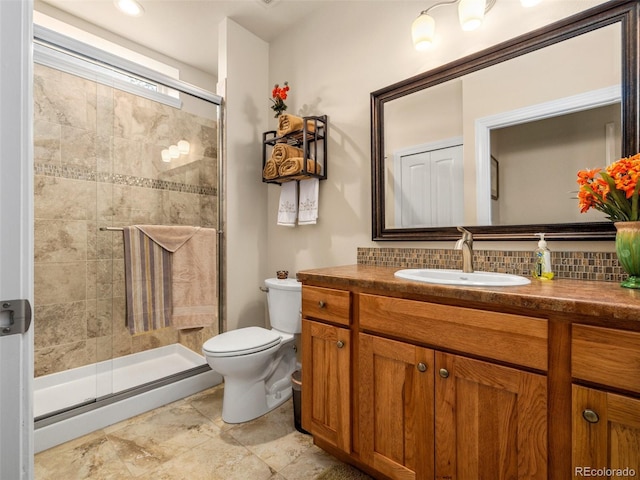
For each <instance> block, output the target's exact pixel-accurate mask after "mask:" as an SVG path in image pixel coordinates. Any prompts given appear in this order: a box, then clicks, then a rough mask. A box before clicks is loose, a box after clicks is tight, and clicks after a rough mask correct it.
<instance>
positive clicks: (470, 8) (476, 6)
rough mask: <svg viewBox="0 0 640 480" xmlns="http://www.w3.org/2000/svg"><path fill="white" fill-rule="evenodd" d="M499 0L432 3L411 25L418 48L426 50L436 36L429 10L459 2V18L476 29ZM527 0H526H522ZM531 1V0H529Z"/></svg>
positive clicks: (463, 0)
mask: <svg viewBox="0 0 640 480" xmlns="http://www.w3.org/2000/svg"><path fill="white" fill-rule="evenodd" d="M496 1H497V0H450V1H444V2H439V3H436V4H435V5H431V6H430V7H429V8H427V9H426V10H423V11H422V12H420V15H418V18H416V19H415V20H414V22H413V24H412V25H411V37H412V38H413V46H414V47H415V49H416V50H426V49H427V48H429V47H430V46H431V44H432V43H433V40H434V38H435V31H436V21H435V20H434V18H433V17H432V16H431V15H429V12H430V11H431V10H433V9H435V8H437V7H442V6H444V5H455V4H456V3H457V4H458V19H459V21H460V26H461V27H462V29H463V30H465V31H470V30H475V29H476V28H478V27H479V26H480V25H481V24H482V20H483V19H484V15H485V14H486V13H487V12H488V11H489V10H491V8H493V6H494V5H495V3H496ZM522 1H525V0H522ZM529 1H531V0H529Z"/></svg>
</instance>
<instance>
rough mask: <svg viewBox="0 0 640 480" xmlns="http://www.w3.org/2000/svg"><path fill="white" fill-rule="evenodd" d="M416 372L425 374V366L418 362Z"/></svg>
mask: <svg viewBox="0 0 640 480" xmlns="http://www.w3.org/2000/svg"><path fill="white" fill-rule="evenodd" d="M418 371H419V372H426V371H427V366H426V365H425V364H424V363H422V362H420V363H419V364H418Z"/></svg>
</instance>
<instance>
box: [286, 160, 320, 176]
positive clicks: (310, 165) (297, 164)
mask: <svg viewBox="0 0 640 480" xmlns="http://www.w3.org/2000/svg"><path fill="white" fill-rule="evenodd" d="M302 165H303V159H302V158H301V157H293V158H287V159H286V160H285V161H284V162H282V163H281V164H280V167H279V168H278V172H280V175H283V176H284V175H295V174H297V173H301V172H302ZM321 172H322V166H321V165H319V164H317V163H316V162H315V161H314V160H311V159H309V160H307V173H321Z"/></svg>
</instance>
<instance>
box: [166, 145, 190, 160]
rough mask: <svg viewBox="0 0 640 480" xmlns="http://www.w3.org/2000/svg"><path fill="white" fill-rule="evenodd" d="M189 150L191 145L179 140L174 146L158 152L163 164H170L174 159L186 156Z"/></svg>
mask: <svg viewBox="0 0 640 480" xmlns="http://www.w3.org/2000/svg"><path fill="white" fill-rule="evenodd" d="M189 150H191V145H190V144H189V142H187V141H186V140H180V141H179V142H178V143H177V144H176V145H171V146H170V147H169V148H165V149H164V150H162V151H161V152H160V156H161V157H162V161H163V162H167V163H169V162H171V160H172V159H174V158H179V157H180V155H188V154H189Z"/></svg>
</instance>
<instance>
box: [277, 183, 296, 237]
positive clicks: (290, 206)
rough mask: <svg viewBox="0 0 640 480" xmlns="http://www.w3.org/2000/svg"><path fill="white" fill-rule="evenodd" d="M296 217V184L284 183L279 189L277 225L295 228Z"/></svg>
mask: <svg viewBox="0 0 640 480" xmlns="http://www.w3.org/2000/svg"><path fill="white" fill-rule="evenodd" d="M297 216H298V182H285V183H283V184H282V186H281V187H280V203H279V205H278V225H282V226H284V227H295V226H296V217H297Z"/></svg>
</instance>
